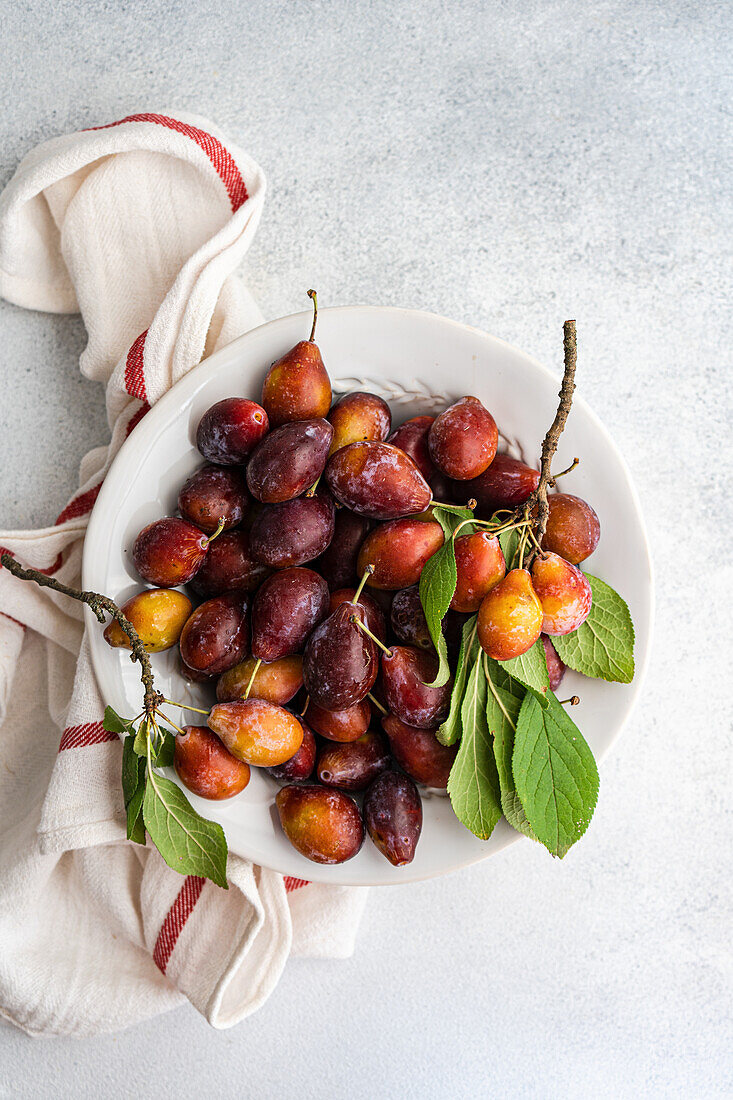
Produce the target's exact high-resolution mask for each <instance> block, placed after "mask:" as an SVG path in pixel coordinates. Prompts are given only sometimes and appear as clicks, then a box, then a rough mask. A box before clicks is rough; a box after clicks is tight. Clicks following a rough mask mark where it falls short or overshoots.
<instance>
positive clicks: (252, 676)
mask: <svg viewBox="0 0 733 1100" xmlns="http://www.w3.org/2000/svg"><path fill="white" fill-rule="evenodd" d="M261 664H262V658H261V657H258V658H257V663H256V664H255V667H254V668H253V669H252V675H251V676H250V678H249V683H248V684H247V690H246V691H245V693H244V698H245V701H246V700H247V699H249V693H250V691H251V690H252V684H253V683H254V682H255V676H256V675H257V673H258V672H259V671H260V665H261Z"/></svg>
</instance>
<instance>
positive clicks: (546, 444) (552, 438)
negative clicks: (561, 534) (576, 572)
mask: <svg viewBox="0 0 733 1100" xmlns="http://www.w3.org/2000/svg"><path fill="white" fill-rule="evenodd" d="M563 349H564V353H565V369H564V372H563V376H562V385H561V387H560V402H559V404H558V406H557V412H556V413H555V419H554V420H553V422H552V424H551V425H550V427H549V429H548V431H547V435H546V436H545V438H544V440H543V442H542V457H541V460H540V480H539V483H538V485H537V488H536V489H535V490H534V492H533V493H532V494H531V496H530V497H529V498H528V500H527V501H526V502H525V503H524V504H523V505H522V512H523V513H524V515H525V516H530V515H532V512H533V509H534V508H535V506H536V508H537V518H536V520H535V521H534V534H535V537H536V539H537V542H538V543H541V542H542V536H543V535H544V533H545V528H546V527H547V517H548V516H549V514H550V506H549V504H548V503H547V487H548V485H549V484H550V483H551V481H552V472H551V470H550V467H551V465H552V460H553V458H554V457H555V451H556V450H557V444H558V440H559V439H560V436H561V435H562V431H563V428H564V427H565V423H566V421H567V418H568V413H569V412H570V406H571V405H572V403H573V392H574V390H575V366H576V362H577V345H576V335H575V321H566V322H565V324H564V325H563Z"/></svg>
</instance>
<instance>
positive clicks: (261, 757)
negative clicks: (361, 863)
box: [106, 324, 600, 866]
mask: <svg viewBox="0 0 733 1100" xmlns="http://www.w3.org/2000/svg"><path fill="white" fill-rule="evenodd" d="M314 328H315V324H314ZM390 433H391V434H390ZM497 441H498V433H497V427H496V424H495V422H494V418H493V417H492V415H491V413H490V412H488V410H487V409H486V408H485V407H484V406H483V405H482V403H481V402H480V401H479V400H478V399H477V398H475V397H463V398H462V399H461V400H460V401H457V402H455V403H454V404H452V405H451V406H450V407H449V408H447V409H446V410H445V411H444V412H443V413H441V414H440V415H439V416H438V417H437V418H433V417H429V416H417V417H413V418H412V419H410V420H408V421H407V422H406V423H404V424H402V425H400V426H399V427H398V428H397V429H396V430H395V431H392V417H391V413H390V409H389V406H388V405H387V404H386V403H385V402H384V401H383V400H382V399H381V398H380V397H378V396H376V395H375V394H372V393H350V394H347V395H346V396H344V397H341V398H340V400H338V401H337V402H336V403H335V404H333V405H332V393H331V385H330V381H329V377H328V374H327V373H326V370H325V367H324V365H323V361H322V358H321V354H320V351H319V349H318V346H317V344H316V343H315V342H314V340H313V332H312V333H311V338H310V339H309V340H304V341H301V342H300V343H298V344H297V345H296V346H295V347H294V348H292V349H291V350H290V351H289V352H287V354H285V355H284V356H283V357H282V358H281V359H279V360H278V361H277V362H276V363H274V364H273V365H272V366H271V367H270V370H269V371H268V373H267V376H266V378H265V381H264V385H263V388H262V397H261V403H259V404H258V403H256V402H255V401H251V400H249V399H247V398H245V397H231V398H228V399H226V400H223V401H219V402H217V403H216V404H215V405H213V406H212V407H211V408H210V409H209V410H208V411H207V412H206V413H205V414H204V416H203V417H202V419H201V421H200V423H199V425H198V431H197V437H196V442H197V446H198V450H199V451H200V453H201V455H202V457H203V458H204V460H205V464H204V465H202V466H200V467H199V468H198V469H197V470H196V471H195V472H194V473H193V474H192V475H191V477H189V479H188V480H187V481H186V483H185V484H184V485H183V487H182V488H181V491H180V494H179V497H178V511H179V513H180V514H179V515H177V516H173V517H168V518H165V519H159V520H157V521H155V522H154V523H151V524H149V525H148V526H147V527H145V528H144V530H142V531H141V532H140V533H139V535H138V536H137V539H136V540H135V544H134V547H133V551H132V558H133V561H134V564H135V567H136V569H137V571H138V573H139V574H140V576H141V577H142V578H143V580H145V581H146V582H148V584H150V585H153V586H155V587H153V588H149V589H147V590H145V591H143V592H140V593H139V594H138V595H136V596H134V597H133V598H132V599H131V600H130V601H128V603H127V604H125V606H124V612H125V614H126V615H127V616H128V618H129V619H130V621H131V622H132V624H133V626H135V627H136V629H137V631H138V633H139V634H140V636H141V638H142V640H143V642H144V643H145V644H146V646H147V648H148V649H149V650H150V651H151V652H157V651H160V650H164V649H168V648H170V647H172V646H175V645H178V646H179V648H180V657H181V668H182V670H183V673H184V675H185V676H186V677H188V678H189V679H190V680H193V681H196V682H202V683H209V684H211V685H212V686H214V687H215V690H216V698H217V702H216V703H215V704H214V705H213V706H212V707H211V710H210V712H209V714H208V719H207V725H206V726H186V727H185V728H184V729H183V730H182V731H181V732H180V733H179V734H178V735H177V737H176V744H175V768H176V770H177V773H178V775H179V777H180V779H181V781H182V782H183V783H184V784H185V786H186V787H188V788H189V789H190V790H191V791H193V792H194V793H195V794H198V795H200V796H202V797H203V798H209V799H224V798H231V797H232V796H234V795H236V794H238V793H239V792H241V791H242V790H243V789H244V788H245V787H246V786H247V783H248V782H249V778H250V767H260V768H266V769H267V770H268V771H269V774H270V775H271V776H273V777H274V779H275V780H277V781H278V782H279V783H281V784H283V785H282V787H281V789H280V791H279V793H278V794H277V799H276V804H277V809H278V812H279V817H280V822H281V824H282V828H283V830H284V833H285V835H286V836H287V838H288V839H289V840H290V842H291V843H292V844H293V845H294V847H295V848H296V849H297V850H298V851H299V852H301V853H302V854H303V855H305V856H307V857H308V858H309V859H311V860H314V861H316V862H318V863H340V862H343V861H344V860H347V859H350V858H351V857H352V856H354V855H355V854H356V853H357V852H358V851H359V849H360V847H361V845H362V842H363V839H364V831H365V826H366V830H367V831H368V833H369V835H370V837H371V838H372V840H373V841H374V843H375V844H376V845H377V847H378V849H379V850H380V851H381V852H382V853H383V854H384V855H385V856H386V858H387V859H389V860H390V862H391V863H393V864H394V865H397V866H399V865H402V864H406V863H409V862H410V861H411V860H412V858H413V856H414V852H415V847H416V844H417V841H418V838H419V836H420V831H421V826H422V804H421V796H420V793H419V789H418V784H421V785H423V786H425V787H428V788H439V789H443V790H444V789H445V787H446V785H447V782H448V775H449V772H450V769H451V765H452V763H453V760H454V758H455V755H456V751H457V748H456V747H452V748H446V747H444V746H442V745H441V744H439V742H438V740H437V739H436V737H435V730H436V728H437V726H438V725H439V724H440V722H441V721H443V719H444V718H445V717H446V714H447V710H448V706H449V702H450V693H451V684H450V683H448V684H446V685H444V686H443V687H439V688H436V687H429V686H426V682H429V681H431V680H433V679H434V677H435V673H436V670H437V657H436V654H435V651H434V649H433V645H432V642H431V640H430V636H429V633H428V629H427V624H426V621H425V616H424V613H423V610H422V607H421V603H420V598H419V595H418V587H417V586H418V581H419V579H420V574H421V572H422V569H423V566H424V565H425V563H426V562H427V561H428V559H429V558H430V557H431V555H432V554H434V553H435V552H436V550H438V549H439V548H440V546H441V545H442V544H443V539H444V536H443V530H442V528H441V525H440V524H439V523H438V522H437V521H436V520H435V518H434V517H433V513H432V508H431V502H432V501H433V500H443V501H454V502H460V503H463V504H465V503H466V501H467V500H468V499H470V498H475V500H476V501H477V502H478V508H477V515H478V516H481V517H484V518H489V517H491V516H492V514H493V513H494V512H495V511H496V510H498V509H507V508H509V509H512V508H515V507H516V506H517V505H518V504H521V503H522V502H523V501H525V500H526V499H527V498H528V496H529V495H530V493H531V492H532V490H533V489H534V488H535V487H536V486H537V483H538V476H539V475H538V473H537V471H536V470H533V469H531V468H530V467H529V466H527V465H525V464H524V463H523V462H520V461H518V460H516V459H514V458H511V457H509V456H508V455H504V454H497ZM599 533H600V531H599V525H598V519H597V517H596V515H595V512H593V510H592V508H590V507H589V505H588V504H586V503H585V502H584V501H582V500H580V499H578V498H577V497H574V496H569V495H567V494H561V493H558V494H556V495H553V496H552V497H551V498H550V519H549V523H548V526H547V534H546V536H545V539H544V546H545V548H546V549H547V551H549V552H548V553H547V554H546V556H544V557H537V558H536V559H535V562H534V565H533V567H532V573H531V574H530V573H529V572H528V571H527V570H526V569H513V570H510V571H509V572H508V573H507V571H506V563H505V561H504V556H503V554H502V550H501V547H500V545H499V541H498V539H497V538H496V537H492V536H491V535H490V534H489V533H487V532H485V531H477V532H475V533H472V534H464V535H460V534H459V535H458V537H457V539H456V562H457V569H458V584H457V587H456V591H455V595H454V597H453V601H452V604H451V610H450V611H449V612H448V614H447V615H446V617H445V620H444V631H445V636H446V640H447V643H448V648H449V653H452V654H453V655H455V652H456V650H457V646H458V643H459V640H460V635H461V628H462V625H463V623H464V622H465V620H466V617H467V616H468V615H470V614H473V613H475V612H477V611H478V612H479V620H478V623H479V626H478V630H479V639H480V642H481V644H482V646H483V647H484V649H485V650H486V651H487V652H488V653H489V654H490V655H491V656H493V657H496V658H498V659H505V658H506V657H509V656H514V655H516V654H517V653H518V652H523V651H524V650H526V649H527V648H528V647H529V646H530V645H532V644H533V643H534V642H535V641H536V640H537V638H538V637H540V634H541V632H544V636H543V641H544V645H545V650H546V653H547V657H548V667H549V671H550V677H551V683H552V686H553V688H554V687H556V686H557V684H558V683H559V681H560V679H561V678H562V675H563V672H564V666H563V665H562V663H561V661H560V659H559V657H558V656H557V653H556V652H555V650H554V649H553V647H552V644H551V642H550V640H549V638H548V637H547V635H548V634H552V633H563V632H565V631H566V630H569V629H574V628H575V626H576V625H578V621H582V618H581V616H582V614H583V610H584V608H585V605H586V603H587V604H588V607H589V606H590V605H589V592H588V593H586V591H585V589H586V588H587V583H586V582H585V578H584V577H583V575H582V573H580V571H579V570H577V569H576V568H575V566H576V565H577V563H578V562H580V561H582V560H583V559H584V558H586V557H587V556H588V555H589V554H590V553H592V551H593V550H594V548H595V546H596V544H597V542H598V538H599ZM179 586H187V589H188V593H189V595H185V594H184V593H183V592H181V591H178V587H179ZM194 602H197V604H198V605H197V606H195V607H194ZM585 614H587V610H586V611H585ZM106 637H107V641H108V642H109V643H110V645H114V646H129V643H128V640H127V637H126V635H125V634H124V633H123V632H122V630H121V629H120V628H119V626H118V625H117V624H116V623H113V624H111V625H110V626H109V627H108V628H107V631H106ZM380 726H381V729H380V728H379V727H380ZM355 792H363V803H362V807H361V808H360V807H359V805H358V803H357V801H356V800H355V798H354V793H355Z"/></svg>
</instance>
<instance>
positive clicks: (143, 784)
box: [0, 552, 227, 890]
mask: <svg viewBox="0 0 733 1100" xmlns="http://www.w3.org/2000/svg"><path fill="white" fill-rule="evenodd" d="M0 563H2V565H3V566H4V567H5V568H6V569H7V570H8V572H9V573H12V574H13V576H14V577H18V579H19V580H23V581H33V582H34V583H35V584H37V585H39V586H40V587H41V588H50V589H52V590H53V591H54V592H60V593H61V594H62V595H64V596H69V597H70V599H72V600H77V601H78V602H79V603H83V604H86V606H87V607H90V608H91V609H92V611H93V612H94V614H95V615H96V617H97V619H98V621H99V622H100V623H102V624H104V623H105V621H106V619H105V616H106V615H109V616H111V618H112V619H114V620H115V621H116V622H117V623H119V625H120V627H121V628H122V630H123V631H124V632H125V634H126V635H127V637H128V639H129V641H130V646H131V648H132V653H131V655H130V657H131V660H133V661H137V662H138V663H139V665H140V679H141V680H142V684H143V687H144V689H145V693H144V696H143V709H142V711H141V713H140V715H138V717H137V718H133V719H128V718H120V716H119V715H118V714H116V713H115V711H114V710H112V708H111V707H107V708H106V709H105V712H104V723H103V725H104V728H105V729H106V730H109V731H110V732H111V733H118V734H124V735H125V739H124V743H123V747H122V794H123V798H124V803H125V810H126V812H127V836H128V839H129V840H133V841H135V843H137V844H145V830H146V829H147V832H148V834H149V836H150V838H151V840H152V841H153V844H154V845H155V847H156V848H157V849H158V851H159V852H160V854H161V856H162V857H163V859H164V860H165V862H166V863H167V864H168V866H169V867H172V868H173V870H174V871H178V872H179V874H182V875H200V876H202V877H205V878H209V879H211V880H212V882H215V883H216V884H217V885H218V886H221V887H223V889H225V890H226V889H227V879H226V866H227V843H226V838H225V836H224V830H223V829H222V827H221V825H218V824H216V823H215V822H213V821H207V820H206V818H203V817H201V815H200V814H198V813H197V812H196V811H195V810H194V808H193V806H192V805H191V803H190V802H189V801H188V799H187V798H186V796H185V794H184V793H183V791H182V790H181V789H180V787H178V786H177V785H176V784H175V783H173V782H172V781H171V780H170V779H166V778H165V776H163V775H160V774H158V773H157V772H156V768H164V767H170V766H171V765H172V764H173V746H174V743H175V735H174V734H173V733H172V732H171V731H170V730H167V729H165V728H164V727H161V725H160V722H159V718H162V719H164V720H165V721H169V720H168V719H167V718H165V715H163V714H162V713H161V711H160V705H161V703H164V702H166V700H165V699H164V697H163V695H161V693H160V692H159V691H156V690H155V684H154V681H153V669H152V666H151V664H150V657H149V655H148V652H147V650H146V649H145V646H144V644H143V642H142V641H141V639H140V635H139V634H138V632H137V631H136V630H135V627H134V626H133V625H132V623H131V622H130V620H129V619H128V618H127V616H126V615H125V614H124V613H123V612H122V611H121V610H120V608H119V607H118V606H117V604H116V603H115V602H114V600H111V599H110V598H109V596H103V595H102V594H101V593H99V592H86V591H83V590H81V589H78V588H72V587H71V586H70V585H67V584H63V583H62V582H61V581H57V580H55V579H54V578H53V577H47V576H46V575H45V574H44V573H40V572H39V571H38V570H37V569H26V568H24V567H23V566H22V565H20V564H19V563H18V562H17V561H16V560H15V558H13V557H12V555H11V554H8V553H7V552H5V553H3V554H2V555H1V556H0ZM171 725H174V723H172V722H171Z"/></svg>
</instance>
